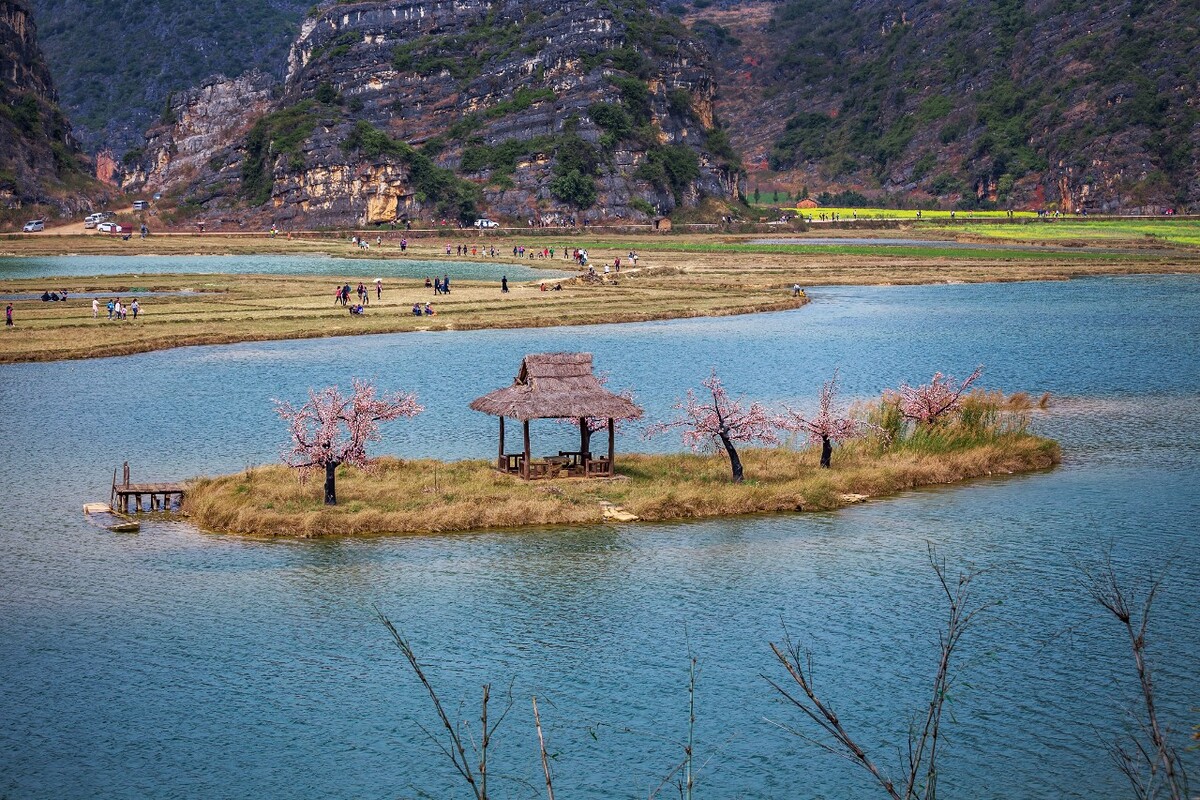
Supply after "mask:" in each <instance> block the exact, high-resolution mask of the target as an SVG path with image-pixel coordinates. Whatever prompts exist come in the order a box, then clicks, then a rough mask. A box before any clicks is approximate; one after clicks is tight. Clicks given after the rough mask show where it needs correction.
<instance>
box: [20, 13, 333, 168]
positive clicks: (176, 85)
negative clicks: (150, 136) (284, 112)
mask: <svg viewBox="0 0 1200 800" xmlns="http://www.w3.org/2000/svg"><path fill="white" fill-rule="evenodd" d="M31 2H32V3H33V5H34V7H35V9H36V12H37V15H38V20H39V23H40V26H41V38H42V46H43V48H44V49H45V51H46V58H47V59H48V61H49V62H50V67H51V69H52V70H53V72H54V76H55V79H56V81H57V83H58V85H59V87H60V91H61V92H62V99H63V106H64V107H65V108H66V110H67V112H68V113H69V114H70V116H71V118H72V120H74V122H75V124H76V126H77V131H78V136H79V138H80V139H81V140H82V141H83V143H84V144H85V145H86V146H87V147H88V148H89V149H90V150H92V151H95V150H98V149H102V148H110V149H112V150H114V151H115V152H116V153H117V154H118V155H119V154H121V153H123V152H125V151H126V150H128V149H130V148H132V147H135V146H137V145H139V144H140V143H141V138H142V132H143V131H145V130H146V127H147V126H148V125H149V124H150V123H151V122H152V121H153V120H154V119H156V118H158V117H159V115H160V114H162V112H163V109H164V106H165V105H166V103H167V98H168V96H169V95H170V94H171V92H180V91H184V90H187V89H189V88H191V87H193V86H196V85H198V84H199V83H200V82H201V81H202V80H204V79H205V78H207V77H208V76H210V75H213V74H215V73H223V74H225V75H229V76H231V77H237V76H239V75H241V74H243V73H244V72H247V71H249V70H251V69H255V68H257V69H260V70H262V71H265V72H271V71H274V72H275V73H276V74H277V75H278V76H282V74H283V65H284V59H285V58H286V55H287V49H288V45H289V44H290V43H291V41H292V39H293V37H294V36H295V33H296V30H297V29H298V28H299V24H300V20H301V19H302V18H303V16H304V13H305V11H306V10H307V9H309V8H310V7H311V6H312V0H31Z"/></svg>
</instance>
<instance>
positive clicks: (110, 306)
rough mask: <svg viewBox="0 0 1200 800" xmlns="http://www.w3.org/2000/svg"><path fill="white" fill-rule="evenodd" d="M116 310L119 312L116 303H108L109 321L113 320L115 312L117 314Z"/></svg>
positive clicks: (110, 301)
mask: <svg viewBox="0 0 1200 800" xmlns="http://www.w3.org/2000/svg"><path fill="white" fill-rule="evenodd" d="M116 310H117V306H116V303H114V302H113V301H112V300H109V301H108V318H109V319H112V318H113V312H115V311H116Z"/></svg>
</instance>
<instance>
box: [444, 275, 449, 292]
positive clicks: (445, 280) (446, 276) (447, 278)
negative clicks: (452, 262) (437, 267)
mask: <svg viewBox="0 0 1200 800" xmlns="http://www.w3.org/2000/svg"><path fill="white" fill-rule="evenodd" d="M442 294H450V276H449V275H443V276H442Z"/></svg>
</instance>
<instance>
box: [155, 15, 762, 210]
mask: <svg viewBox="0 0 1200 800" xmlns="http://www.w3.org/2000/svg"><path fill="white" fill-rule="evenodd" d="M715 88H716V87H715V81H714V78H713V75H712V72H711V69H710V67H709V65H708V59H707V54H706V52H705V51H704V49H703V48H702V47H700V46H699V45H698V44H697V43H696V42H695V41H694V40H693V39H692V38H691V36H690V35H689V33H688V31H687V30H686V29H685V28H684V27H683V26H682V25H681V24H680V23H679V22H678V20H677V19H675V18H673V17H667V16H660V15H657V14H655V13H652V12H651V11H650V10H649V9H648V8H647V7H646V6H645V5H643V4H642V3H641V2H640V0H623V2H621V3H612V2H609V3H603V4H599V5H594V4H589V3H585V2H582V1H581V0H580V1H577V2H559V1H558V0H525V1H524V2H495V3H489V2H482V1H481V0H461V1H460V2H459V3H457V4H456V5H454V6H453V7H450V6H446V5H444V4H441V3H438V2H436V1H433V0H401V1H397V0H392V2H360V3H338V4H334V5H331V6H326V7H324V8H323V9H322V10H320V11H319V12H318V13H316V14H315V15H311V16H309V17H308V18H307V19H306V20H305V22H304V23H303V25H302V28H301V31H300V34H299V36H298V38H297V39H296V41H295V43H294V44H293V46H292V48H291V51H290V55H289V58H288V70H287V77H286V79H285V81H284V82H283V84H282V85H280V86H274V87H272V86H270V79H269V78H267V77H265V76H253V77H244V78H243V79H241V80H240V81H235V82H228V81H215V82H209V83H206V84H205V86H204V87H201V88H200V89H198V90H194V91H191V92H186V93H184V94H182V95H180V96H179V97H178V98H177V99H176V101H175V102H174V103H173V105H172V107H171V109H170V112H169V115H168V116H169V119H167V120H165V121H164V122H163V123H162V124H160V125H158V126H156V127H154V128H152V130H151V131H150V132H149V134H148V138H147V145H146V148H145V151H144V154H143V157H142V159H141V161H140V164H139V165H138V166H139V169H138V170H137V171H136V172H135V174H134V176H133V182H132V185H133V186H135V187H137V188H142V187H145V188H146V189H153V190H156V191H162V192H164V193H166V194H167V196H168V200H174V201H175V202H177V203H178V204H179V205H180V209H179V216H181V217H182V216H196V217H198V218H203V219H207V220H210V221H213V222H214V223H221V222H223V221H224V222H235V221H236V222H240V221H242V220H243V219H244V218H245V217H247V216H258V217H260V218H261V219H263V220H264V221H267V220H269V221H270V222H273V223H276V224H287V225H293V226H294V225H306V226H313V225H348V224H370V223H379V222H389V221H393V220H403V219H405V218H413V217H420V216H423V217H425V218H426V219H428V218H430V217H439V218H444V219H447V220H457V219H470V218H471V217H473V215H474V214H476V213H477V212H478V211H485V210H486V211H488V212H490V213H492V214H495V215H499V216H500V217H502V218H505V219H509V220H519V221H522V222H526V221H530V220H533V219H540V220H544V221H547V222H551V223H553V222H557V221H559V220H564V219H568V218H570V219H575V220H577V221H582V220H585V219H592V220H600V219H605V220H611V219H639V220H647V219H650V218H651V217H653V216H655V215H657V214H660V213H669V212H671V211H672V210H673V209H675V208H677V207H680V206H683V207H694V206H696V205H698V204H700V203H701V202H702V201H704V200H705V199H714V200H716V201H718V202H736V201H737V197H738V185H739V180H740V178H741V172H740V166H739V163H738V159H737V156H736V154H735V153H734V152H733V151H732V149H731V148H730V147H729V144H728V140H727V136H726V134H725V132H724V131H723V130H722V129H720V128H719V127H718V126H717V125H716V124H715V119H714V115H713V102H714V95H715ZM239 110H240V113H239Z"/></svg>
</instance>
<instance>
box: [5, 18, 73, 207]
mask: <svg viewBox="0 0 1200 800" xmlns="http://www.w3.org/2000/svg"><path fill="white" fill-rule="evenodd" d="M94 188H95V187H94V185H93V183H92V181H91V180H90V179H89V178H88V177H87V175H86V165H85V163H84V162H83V160H82V157H81V154H80V153H79V149H78V147H77V145H76V143H75V141H74V140H73V139H72V137H71V127H70V124H69V123H68V122H67V119H66V117H65V116H64V115H63V113H62V111H61V110H60V109H59V107H58V96H57V94H56V93H55V90H54V82H53V81H52V80H51V78H50V71H49V69H48V68H47V67H46V62H45V60H44V59H43V57H42V53H41V50H40V49H39V48H38V39H37V27H36V26H35V24H34V21H33V18H32V15H31V14H30V9H29V7H28V6H27V5H26V3H25V0H0V224H6V223H7V224H11V223H13V222H19V221H20V220H21V219H22V218H23V217H26V216H36V215H38V214H42V213H45V212H46V211H53V210H58V211H73V210H76V209H79V208H83V207H86V206H87V205H88V203H87V198H86V196H85V195H86V194H87V192H89V191H90V190H93V189H94Z"/></svg>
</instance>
